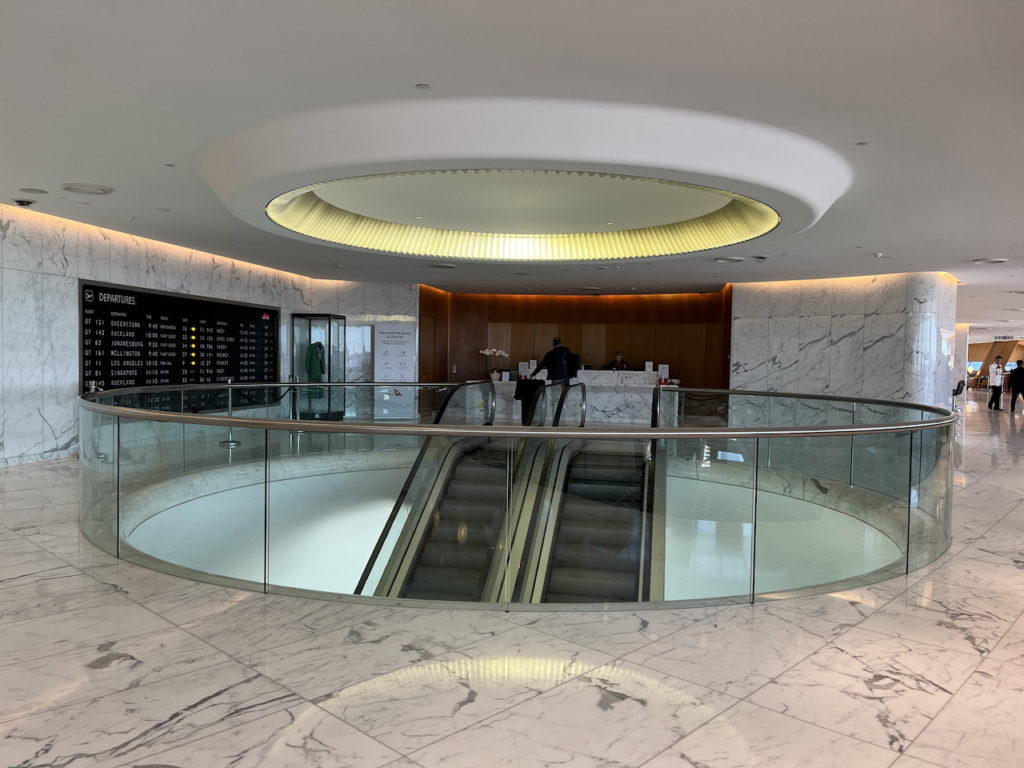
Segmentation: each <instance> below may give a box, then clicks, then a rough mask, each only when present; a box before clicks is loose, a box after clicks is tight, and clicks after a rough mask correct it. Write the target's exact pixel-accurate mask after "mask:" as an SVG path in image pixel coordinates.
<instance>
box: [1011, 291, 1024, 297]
mask: <svg viewBox="0 0 1024 768" xmlns="http://www.w3.org/2000/svg"><path fill="white" fill-rule="evenodd" d="M1007 293H1012V294H1015V295H1017V296H1024V291H1007Z"/></svg>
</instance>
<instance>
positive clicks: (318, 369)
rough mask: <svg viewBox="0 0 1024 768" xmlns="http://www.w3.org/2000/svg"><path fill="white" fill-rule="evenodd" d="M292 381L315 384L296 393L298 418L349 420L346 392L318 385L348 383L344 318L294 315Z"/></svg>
mask: <svg viewBox="0 0 1024 768" xmlns="http://www.w3.org/2000/svg"><path fill="white" fill-rule="evenodd" d="M292 381H296V382H299V383H304V384H311V385H313V386H308V387H298V388H296V389H294V390H293V391H292V395H291V396H292V408H293V410H294V411H295V413H296V416H297V418H300V419H325V420H329V421H340V420H341V419H343V418H345V397H344V396H345V389H344V388H336V387H322V386H315V385H317V384H320V383H323V382H333V383H337V382H343V381H345V318H344V316H342V315H302V314H300V315H292Z"/></svg>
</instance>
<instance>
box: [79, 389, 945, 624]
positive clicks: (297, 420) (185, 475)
mask: <svg viewBox="0 0 1024 768" xmlns="http://www.w3.org/2000/svg"><path fill="white" fill-rule="evenodd" d="M310 383H313V384H317V386H318V388H321V389H323V390H324V392H323V393H322V394H323V397H322V399H323V400H325V401H327V402H333V403H349V404H352V403H360V402H363V403H367V406H366V407H365V408H359V409H355V410H354V411H353V413H352V414H351V415H349V416H347V417H346V418H345V420H344V421H330V420H326V419H316V418H302V416H303V415H304V413H305V415H307V416H308V415H309V413H308V412H303V411H302V410H301V409H297V408H295V407H294V403H295V398H296V397H299V398H301V397H305V396H306V395H305V393H303V390H306V389H309V386H308V385H309V384H310ZM382 388H385V385H380V384H374V383H366V384H355V383H347V384H341V383H331V382H294V383H290V384H273V385H251V384H246V385H217V386H212V385H204V386H194V387H183V388H173V389H167V388H163V389H159V390H154V389H145V390H125V391H121V392H118V391H113V392H102V393H96V394H94V395H89V396H86V397H84V398H83V399H82V400H81V441H82V448H81V462H82V466H83V473H82V477H83V483H82V518H81V527H82V530H83V531H84V532H85V533H86V535H87V536H88V537H89V538H90V539H91V540H92V541H93V542H95V543H96V544H98V545H99V546H101V547H103V548H104V549H106V550H107V551H109V552H111V553H113V554H117V555H119V556H120V557H122V558H125V559H128V560H130V561H132V562H135V563H139V564H141V565H146V566H148V567H151V568H156V569H160V570H165V571H170V572H173V573H179V574H182V575H186V576H190V577H192V578H196V579H200V580H207V581H214V582H217V583H223V584H232V585H237V586H242V587H247V588H253V589H261V590H266V591H270V592H283V593H289V594H302V595H309V596H319V597H325V598H334V599H337V598H345V599H372V600H374V601H385V602H387V601H399V602H403V603H405V602H410V601H412V602H421V601H422V602H423V604H433V603H437V602H440V603H443V604H445V605H463V606H465V605H478V606H479V605H482V606H492V607H497V606H501V607H504V608H506V609H509V610H516V609H521V610H526V609H530V610H536V609H540V608H544V607H555V608H559V607H561V608H565V607H566V606H572V607H575V608H584V609H591V610H593V609H609V608H614V607H616V606H619V607H622V606H629V605H636V604H638V603H643V604H650V605H689V604H709V603H716V604H724V603H730V602H749V601H755V600H771V599H778V598H784V597H788V596H793V595H801V594H808V593H815V592H824V591H834V590H837V589H842V588H847V587H850V586H855V585H859V584H867V583H873V582H876V581H881V580H884V579H886V578H890V577H893V576H896V575H899V574H902V573H906V572H907V571H908V570H911V569H914V568H918V567H921V566H923V565H925V564H927V563H929V562H931V561H932V560H934V559H935V558H937V557H938V556H939V555H941V554H942V553H943V552H944V551H945V550H946V549H947V548H948V546H949V543H950V527H951V519H950V514H951V501H950V490H951V460H950V459H951V456H950V454H951V450H952V447H951V446H952V436H951V432H950V430H951V429H952V424H953V417H952V416H951V415H950V414H949V413H948V412H946V411H942V410H940V409H935V408H926V407H922V406H915V405H908V404H902V403H882V402H873V401H864V400H851V399H839V398H824V397H810V396H796V395H782V394H778V393H748V392H722V391H706V390H703V391H702V390H684V389H679V388H672V387H661V388H657V389H654V390H653V396H654V400H653V401H652V404H651V412H652V413H654V414H655V417H654V422H655V424H656V425H657V426H654V427H647V426H641V425H633V426H630V425H625V426H624V425H615V426H614V427H610V426H608V425H594V424H592V423H589V422H588V419H587V395H588V391H587V388H586V387H585V386H583V385H574V386H572V387H566V388H563V387H561V386H546V387H542V388H539V389H537V391H536V392H534V393H532V395H531V397H532V399H531V401H530V402H527V403H522V404H520V405H518V406H517V407H520V408H523V409H524V411H523V412H524V413H528V416H527V417H526V422H527V423H525V424H524V425H523V426H513V425H511V424H509V425H504V426H494V415H495V412H496V410H497V406H496V402H495V398H496V394H495V387H494V385H493V383H492V382H490V381H482V382H467V383H465V384H454V383H452V384H445V383H438V384H431V383H417V384H408V385H401V386H399V385H386V389H387V391H386V392H383V391H380V390H381V389H382ZM365 392H369V393H370V395H369V396H365V395H364V394H363V393H365ZM385 394H386V395H387V396H388V397H389V398H402V407H401V409H399V412H400V413H401V414H402V416H401V418H398V417H392V416H390V415H388V414H383V415H382V411H381V409H380V407H379V405H380V402H381V398H382V397H383V396H384V395H385ZM375 403H376V405H375ZM320 413H321V414H322V413H324V412H323V411H321V412H320ZM517 421H518V420H517Z"/></svg>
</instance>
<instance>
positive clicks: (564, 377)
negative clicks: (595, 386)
mask: <svg viewBox="0 0 1024 768" xmlns="http://www.w3.org/2000/svg"><path fill="white" fill-rule="evenodd" d="M551 345H552V346H551V349H549V350H548V351H547V352H545V353H544V357H543V359H542V360H541V361H540V365H538V366H537V367H536V368H534V369H533V373H531V374H530V377H531V378H532V377H534V376H536V375H537V372H538V371H539V370H540V369H541V368H545V369H547V372H548V381H554V382H559V383H561V384H565V383H567V382H568V380H569V375H570V374H569V356H570V352H569V348H568V347H563V346H562V340H561V339H560V338H559V337H558V336H555V338H553V339H552V340H551ZM577 365H578V363H577Z"/></svg>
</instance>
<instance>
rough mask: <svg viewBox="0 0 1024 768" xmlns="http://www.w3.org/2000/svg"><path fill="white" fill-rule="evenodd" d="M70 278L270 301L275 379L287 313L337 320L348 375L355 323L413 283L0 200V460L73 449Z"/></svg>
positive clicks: (401, 310) (405, 298)
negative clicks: (275, 317) (316, 269)
mask: <svg viewBox="0 0 1024 768" xmlns="http://www.w3.org/2000/svg"><path fill="white" fill-rule="evenodd" d="M339 275H340V273H339ZM79 278H81V279H86V280H96V281H101V282H107V283H114V284H118V285H126V286H129V287H134V288H140V289H144V290H160V291H171V292H173V293H181V294H185V295H190V296H197V297H209V298H214V299H227V300H230V301H240V302H247V303H250V304H261V305H265V306H273V307H280V309H281V327H280V338H281V345H282V349H281V352H280V355H281V359H280V366H281V368H280V375H281V379H282V380H287V379H288V374H289V373H290V372H291V358H290V354H291V350H290V346H289V343H288V340H289V339H290V338H291V315H292V313H310V312H330V313H334V314H341V315H345V316H346V317H347V318H348V325H347V328H346V340H347V342H348V346H349V348H348V350H347V361H346V364H347V367H348V371H349V378H350V379H351V380H353V381H356V380H360V379H359V378H357V377H358V376H359V375H360V373H362V376H363V378H362V379H361V380H369V379H370V377H371V375H372V374H371V368H370V364H369V363H370V352H369V349H368V348H367V346H366V342H367V339H368V334H367V333H365V331H366V328H368V327H369V326H370V325H372V323H373V322H375V321H376V320H377V319H379V318H381V317H384V316H388V317H389V320H390V321H396V320H398V319H400V318H405V319H407V320H408V321H409V322H415V321H416V317H417V315H418V304H419V289H418V286H416V285H412V284H379V285H378V284H365V283H353V282H348V281H345V280H336V281H335V280H314V279H312V278H308V277H303V276H301V275H293V274H290V273H288V272H281V271H278V270H273V269H267V268H265V267H260V266H257V265H254V264H246V263H245V262H240V261H234V260H232V259H227V258H223V257H221V256H216V255H213V254H209V253H202V252H199V251H192V250H189V249H187V248H181V247H178V246H175V245H170V244H167V243H160V242H156V241H153V240H144V239H142V238H137V237H133V236H130V235H125V234H123V233H120V232H114V231H112V230H105V229H99V228H98V227H91V226H88V225H85V224H79V223H77V222H73V221H68V220H65V219H59V218H55V217H52V216H46V215H44V214H40V213H35V212H33V211H24V210H21V209H18V208H14V207H12V206H8V205H0V296H2V298H3V301H2V304H0V349H2V356H0V386H2V391H0V395H2V396H0V466H2V465H4V464H7V463H18V462H21V461H26V460H36V459H46V458H54V457H59V456H68V455H71V454H74V453H76V452H77V450H78V407H77V405H76V402H75V401H76V398H77V397H78V394H79V389H78V387H79V382H78V366H77V364H75V361H76V360H77V359H78V354H79V353H78V280H79Z"/></svg>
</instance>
